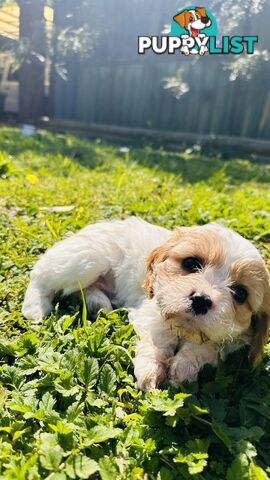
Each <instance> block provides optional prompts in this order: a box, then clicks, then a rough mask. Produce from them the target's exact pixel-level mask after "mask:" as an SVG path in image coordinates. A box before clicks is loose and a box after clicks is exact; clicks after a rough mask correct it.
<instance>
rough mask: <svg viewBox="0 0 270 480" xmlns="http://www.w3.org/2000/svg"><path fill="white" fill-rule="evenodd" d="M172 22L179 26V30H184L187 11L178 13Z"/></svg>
mask: <svg viewBox="0 0 270 480" xmlns="http://www.w3.org/2000/svg"><path fill="white" fill-rule="evenodd" d="M173 19H174V21H175V22H176V23H178V24H179V25H180V27H181V28H185V27H186V25H187V11H186V10H184V12H181V13H178V14H177V15H174V17H173Z"/></svg>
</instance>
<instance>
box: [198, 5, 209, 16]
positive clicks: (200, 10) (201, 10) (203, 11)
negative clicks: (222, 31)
mask: <svg viewBox="0 0 270 480" xmlns="http://www.w3.org/2000/svg"><path fill="white" fill-rule="evenodd" d="M195 12H198V13H199V14H200V15H201V17H207V13H206V9H205V8H204V7H197V8H196V9H195Z"/></svg>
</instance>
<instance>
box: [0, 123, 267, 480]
mask: <svg viewBox="0 0 270 480" xmlns="http://www.w3.org/2000/svg"><path fill="white" fill-rule="evenodd" d="M0 177H1V179H0V262H1V265H0V282H1V283H0V288H1V292H0V302H1V303H0V316H1V322H0V332H1V336H0V382H1V386H0V405H1V413H0V472H1V473H0V479H20V480H23V479H39V478H48V479H51V480H64V479H75V478H93V479H99V478H101V479H102V480H114V479H122V480H125V479H127V480H128V479H130V480H139V479H141V480H143V479H144V480H146V479H153V480H154V479H158V480H174V479H175V480H181V479H189V478H194V480H225V479H226V480H238V479H239V480H242V479H249V480H264V479H266V478H268V475H269V473H270V453H269V442H270V379H269V370H270V357H269V355H270V348H268V355H267V352H266V355H265V358H264V361H263V363H262V364H261V365H260V366H259V367H257V368H256V370H254V371H251V370H250V368H249V366H248V361H247V352H246V351H240V352H236V353H234V354H233V355H231V356H230V358H228V359H227V361H226V362H225V363H222V362H221V363H220V364H219V366H218V368H217V369H213V368H210V367H206V368H205V369H204V371H203V372H202V373H201V374H200V377H199V381H198V383H195V384H192V385H183V386H182V388H180V389H179V390H172V389H171V390H168V389H167V388H166V387H164V389H163V390H160V391H156V392H154V393H148V394H143V393H141V392H138V391H137V390H136V388H135V386H134V376H133V368H132V356H133V354H134V342H135V335H134V332H133V330H132V327H131V326H130V325H129V324H128V318H127V312H126V311H125V310H120V311H114V312H112V313H110V314H105V313H104V312H100V314H99V316H98V318H97V320H96V321H93V319H89V318H88V319H87V318H86V314H85V311H84V309H83V308H82V307H81V306H80V305H77V304H76V302H74V301H71V300H66V301H65V302H63V301H61V302H60V303H59V305H58V306H57V307H56V309H55V311H54V312H53V314H52V315H51V316H50V318H48V319H47V320H46V321H44V322H43V323H42V324H41V325H31V323H30V322H27V321H25V319H24V318H23V317H22V315H21V313H20V308H21V302H22V299H23V294H24V290H25V288H26V285H27V281H28V275H29V271H30V269H31V267H32V265H33V264H34V262H35V261H36V259H37V258H38V256H39V255H40V254H41V253H42V252H44V251H45V250H46V248H47V247H49V246H50V245H52V244H53V243H54V242H55V241H56V240H58V239H60V238H62V237H63V236H64V235H65V234H67V233H68V232H70V231H76V230H78V229H80V228H81V227H82V226H84V225H85V224H87V223H89V222H94V221H96V220H100V219H104V218H105V219H108V218H116V217H117V218H119V217H120V218H124V217H126V216H129V215H132V214H133V215H134V214H135V215H140V216H142V217H143V218H144V219H146V220H148V221H150V222H155V223H157V224H159V225H163V226H166V227H169V228H173V227H175V226H177V225H183V224H184V225H192V224H204V223H206V222H209V221H213V220H218V221H219V222H222V223H224V224H226V225H227V226H229V227H232V228H234V229H236V230H237V231H239V232H240V233H241V234H243V235H245V236H246V237H247V238H249V239H250V240H252V241H255V242H256V243H257V244H258V245H259V247H260V249H261V251H262V252H263V254H264V255H265V257H266V259H267V257H268V258H269V257H270V246H269V243H268V242H270V213H269V212H270V208H269V207H270V191H269V179H270V168H269V166H266V165H261V166H258V165H257V166H256V165H252V164H251V163H249V162H247V161H243V160H237V159H234V160H232V161H226V162H222V161H220V160H218V159H217V158H214V157H213V158H209V157H204V156H202V157H201V156H200V155H199V154H198V153H196V151H195V152H194V153H191V154H187V153H186V154H182V155H181V154H176V153H168V152H166V151H164V150H162V149H158V150H155V149H153V148H151V147H150V146H147V147H144V148H143V147H140V148H139V147H138V148H132V149H131V151H130V153H121V152H120V151H119V147H117V146H112V145H109V144H102V143H101V142H87V141H83V140H79V139H76V138H74V137H72V136H62V137H61V136H58V137H56V136H53V135H50V134H48V133H40V134H38V135H36V136H35V137H34V138H30V139H28V138H24V137H22V136H21V135H20V133H19V132H18V131H16V130H10V129H2V130H1V131H0ZM59 207H60V208H59ZM63 207H69V208H63ZM266 350H267V348H266Z"/></svg>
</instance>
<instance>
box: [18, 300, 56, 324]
mask: <svg viewBox="0 0 270 480" xmlns="http://www.w3.org/2000/svg"><path fill="white" fill-rule="evenodd" d="M51 311H52V304H51V302H50V300H49V299H48V298H47V297H42V298H38V299H31V300H30V299H29V298H28V299H27V298H26V299H25V300H24V302H23V306H22V314H23V315H24V317H25V318H27V319H28V320H33V321H34V322H36V323H39V322H41V320H43V318H45V317H46V316H47V315H48V314H49V313H50V312H51Z"/></svg>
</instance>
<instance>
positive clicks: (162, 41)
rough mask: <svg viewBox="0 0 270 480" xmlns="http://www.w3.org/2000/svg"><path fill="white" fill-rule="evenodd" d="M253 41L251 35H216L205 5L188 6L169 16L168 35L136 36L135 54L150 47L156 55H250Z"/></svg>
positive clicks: (255, 37)
mask: <svg viewBox="0 0 270 480" xmlns="http://www.w3.org/2000/svg"><path fill="white" fill-rule="evenodd" d="M257 42H258V37H257V36H255V35H244V36H241V35H234V36H232V37H230V36H226V35H224V36H222V37H220V38H218V27H217V22H216V19H215V17H214V15H213V14H212V13H211V12H210V11H209V10H208V9H207V8H205V7H198V6H196V5H191V6H189V7H185V8H182V9H181V10H179V11H178V12H177V13H176V14H175V15H174V16H173V18H172V23H171V32H170V35H166V36H165V35H163V36H152V37H149V36H139V37H138V54H139V55H144V54H145V53H146V51H148V50H152V52H153V53H156V54H157V55H163V54H165V53H166V54H169V55H171V54H176V53H182V54H183V55H186V56H188V55H201V56H203V55H205V54H209V55H218V54H223V55H228V54H232V55H240V54H241V53H247V54H248V55H252V54H253V53H254V50H255V44H256V43H257Z"/></svg>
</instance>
